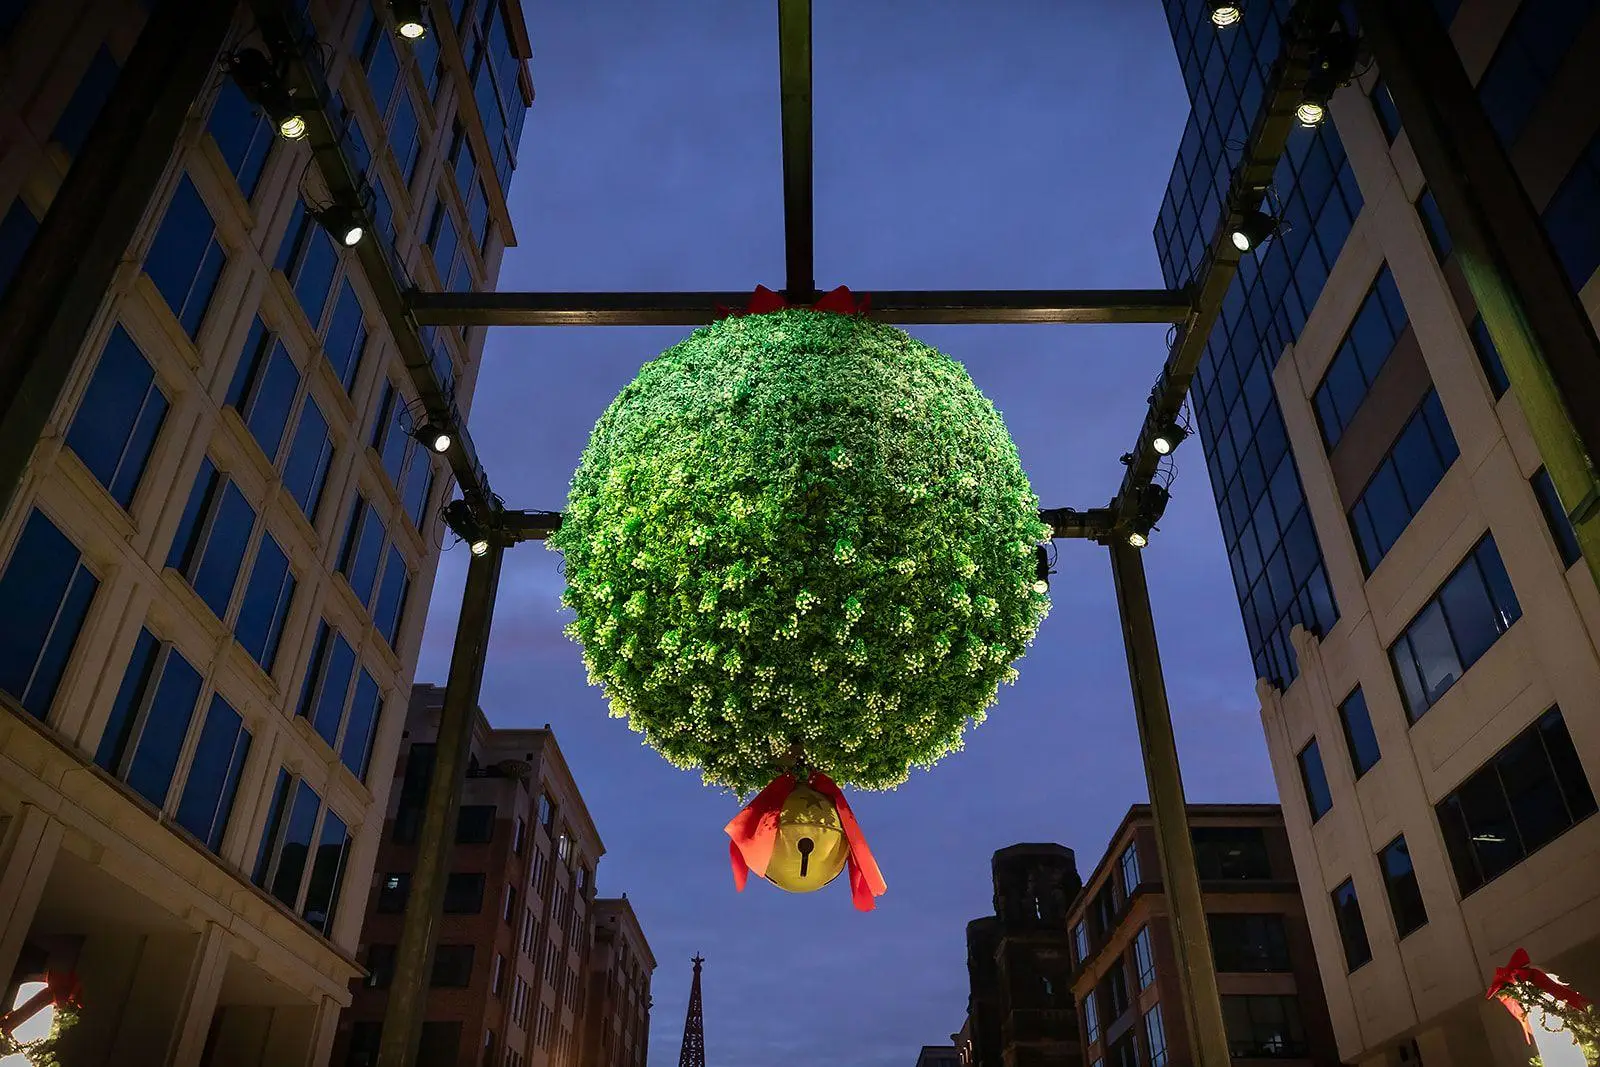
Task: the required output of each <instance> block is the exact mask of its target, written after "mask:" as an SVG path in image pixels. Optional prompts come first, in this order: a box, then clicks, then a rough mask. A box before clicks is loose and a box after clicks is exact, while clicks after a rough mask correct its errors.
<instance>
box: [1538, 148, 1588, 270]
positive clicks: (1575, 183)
mask: <svg viewBox="0 0 1600 1067" xmlns="http://www.w3.org/2000/svg"><path fill="white" fill-rule="evenodd" d="M1596 205H1600V134H1596V135H1595V137H1594V139H1593V140H1591V141H1590V142H1589V147H1588V149H1587V150H1586V151H1585V153H1584V156H1583V158H1582V159H1580V160H1579V161H1578V162H1577V164H1576V165H1574V166H1573V168H1572V172H1571V173H1570V174H1568V175H1567V177H1566V180H1565V181H1563V182H1562V183H1561V187H1560V188H1559V189H1557V190H1556V194H1555V196H1553V197H1551V198H1550V203H1549V204H1547V205H1545V209H1544V215H1543V217H1544V228H1545V232H1546V233H1547V234H1549V235H1550V243H1551V245H1552V246H1554V248H1555V251H1556V258H1557V259H1559V260H1560V261H1561V269H1562V270H1564V271H1566V274H1567V280H1568V281H1570V282H1571V283H1572V288H1573V289H1574V290H1575V291H1576V290H1581V289H1582V288H1583V287H1584V286H1585V285H1586V284H1588V281H1589V279H1590V278H1591V277H1593V276H1594V272H1595V270H1596V268H1600V208H1597V207H1596Z"/></svg>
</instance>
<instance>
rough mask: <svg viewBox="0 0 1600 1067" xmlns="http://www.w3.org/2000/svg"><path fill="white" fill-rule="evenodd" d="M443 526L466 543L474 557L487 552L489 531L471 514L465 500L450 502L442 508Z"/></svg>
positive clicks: (470, 508)
mask: <svg viewBox="0 0 1600 1067" xmlns="http://www.w3.org/2000/svg"><path fill="white" fill-rule="evenodd" d="M444 524H445V525H446V526H448V527H450V530H451V532H452V533H454V534H455V535H456V536H457V537H459V538H461V540H463V541H465V542H466V543H467V547H468V548H469V549H471V551H472V554H473V555H474V556H481V555H483V554H484V553H485V552H488V551H489V536H490V531H489V530H488V529H487V528H486V527H485V526H484V525H483V524H482V523H481V522H479V521H478V517H477V516H476V515H474V514H473V513H472V507H471V505H469V504H468V503H467V502H466V501H465V500H460V499H457V500H452V501H450V503H448V504H446V505H445V506H444Z"/></svg>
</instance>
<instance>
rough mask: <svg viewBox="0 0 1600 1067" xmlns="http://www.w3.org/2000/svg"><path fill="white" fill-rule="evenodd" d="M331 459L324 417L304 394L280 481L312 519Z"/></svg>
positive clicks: (331, 448) (312, 519) (331, 453)
mask: <svg viewBox="0 0 1600 1067" xmlns="http://www.w3.org/2000/svg"><path fill="white" fill-rule="evenodd" d="M332 462H333V438H332V437H331V436H329V434H328V420H327V419H326V418H325V417H324V416H323V414H322V409H321V408H320V407H318V406H317V402H316V401H315V400H313V399H312V398H311V397H309V396H308V397H306V402H305V406H304V407H302V408H301V409H300V425H299V426H298V427H296V428H295V434H294V444H293V445H292V446H290V449H289V458H288V460H286V461H285V462H284V465H283V484H284V487H285V488H286V489H288V490H289V494H290V495H291V496H293V497H294V500H295V503H297V504H299V505H300V510H301V511H303V512H305V516H306V518H307V519H309V520H311V521H313V522H315V521H316V518H317V504H318V503H319V502H320V501H321V500H322V489H323V486H325V485H326V484H327V482H328V466H329V464H330V463H332Z"/></svg>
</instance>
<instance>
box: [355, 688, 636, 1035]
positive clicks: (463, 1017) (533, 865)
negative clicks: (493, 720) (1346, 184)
mask: <svg viewBox="0 0 1600 1067" xmlns="http://www.w3.org/2000/svg"><path fill="white" fill-rule="evenodd" d="M443 707H444V689H443V688H442V687H440V686H435V685H418V686H415V687H414V688H413V690H412V698H411V706H410V709H409V713H408V714H407V716H406V721H405V732H404V735H403V740H402V742H401V752H400V758H399V760H398V762H396V763H393V764H391V765H390V766H391V773H392V774H393V777H394V788H392V789H391V790H390V791H389V795H390V800H389V806H388V812H387V818H386V819H385V822H384V835H383V841H382V843H381V844H380V845H379V848H378V855H377V866H376V871H375V873H374V876H373V878H372V880H371V883H370V894H369V895H366V896H364V897H361V898H358V900H359V903H360V904H364V905H365V907H366V912H367V920H366V924H365V926H363V927H362V930H361V950H360V960H361V962H362V963H363V964H364V965H365V967H366V970H367V974H366V976H365V977H364V978H363V979H361V980H360V981H359V982H358V983H357V984H356V985H355V986H354V987H353V989H354V996H353V999H352V1002H351V1005H350V1007H349V1009H348V1010H347V1011H346V1012H345V1016H344V1018H343V1020H342V1021H341V1022H340V1024H339V1036H338V1040H337V1041H336V1042H335V1043H334V1046H333V1059H332V1062H333V1063H334V1064H338V1065H344V1067H370V1065H371V1064H373V1063H376V1062H377V1050H378V1040H379V1036H380V1033H381V1030H382V1025H383V1014H384V1008H385V1006H386V1005H387V1003H388V992H387V990H388V987H389V982H390V980H391V979H392V977H393V975H394V959H395V951H396V949H397V948H398V946H399V944H400V931H401V924H402V922H403V919H404V914H405V910H406V904H407V900H408V897H409V892H410V879H411V869H412V866H413V864H414V863H415V861H416V852H417V835H418V833H419V832H420V830H421V828H422V810H423V805H424V803H425V802H426V799H427V795H428V785H429V783H430V782H431V781H432V780H433V774H434V751H435V744H436V739H437V738H438V734H439V714H440V711H441V710H442V709H443ZM604 854H605V846H604V845H603V844H602V843H601V841H600V835H599V833H598V832H597V831H596V830H595V827H594V823H593V822H592V821H591V820H590V818H589V811H588V809H587V808H585V807H584V805H583V797H582V796H581V795H580V794H579V793H578V787H577V784H576V783H575V782H574V781H573V780H572V773H571V771H569V770H568V769H567V764H566V761H565V760H564V759H563V758H562V756H561V749H560V748H559V747H558V746H557V745H556V739H555V735H554V734H553V733H551V732H550V728H549V727H548V726H545V727H544V728H542V729H532V730H506V729H493V728H491V727H490V726H489V721H488V719H486V718H485V717H484V715H483V713H482V712H481V711H480V712H478V714H477V721H476V723H475V724H474V727H473V733H472V742H471V758H470V761H469V764H468V771H467V781H466V782H465V783H464V784H463V790H462V797H461V815H460V817H459V819H458V820H457V823H456V838H455V846H454V848H453V849H452V851H451V857H450V873H449V877H448V880H447V882H446V885H445V900H444V915H443V918H442V921H441V923H440V925H439V926H438V927H437V930H438V935H437V947H436V948H435V950H434V960H433V973H432V974H431V976H430V980H429V991H428V1001H427V1011H426V1014H425V1016H424V1021H423V1024H422V1045H421V1048H420V1051H419V1053H418V1057H417V1067H454V1065H455V1064H458V1063H470V1064H489V1065H492V1067H577V1064H578V1063H579V1058H578V1052H579V1045H578V1042H579V1040H580V1039H581V1036H582V1030H581V1026H582V1022H583V1019H584V1001H585V997H586V994H587V992H588V983H587V982H586V981H584V978H585V977H586V976H587V974H588V971H589V959H590V946H591V943H592V941H593V926H594V922H595V914H596V913H595V904H594V878H595V868H596V866H597V864H598V863H599V861H600V857H601V856H602V855H604ZM359 889H360V890H363V891H365V890H367V889H368V883H365V882H363V883H362V884H361V886H360V887H359ZM640 940H641V941H642V940H643V935H642V934H641V935H640Z"/></svg>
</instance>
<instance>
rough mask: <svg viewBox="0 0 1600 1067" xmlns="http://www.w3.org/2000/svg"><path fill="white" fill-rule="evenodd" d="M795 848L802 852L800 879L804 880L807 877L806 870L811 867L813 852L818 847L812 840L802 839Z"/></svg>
mask: <svg viewBox="0 0 1600 1067" xmlns="http://www.w3.org/2000/svg"><path fill="white" fill-rule="evenodd" d="M794 847H795V848H796V849H798V850H799V851H800V877H802V878H804V877H805V876H806V868H807V867H808V866H810V865H811V850H812V849H814V848H816V847H817V846H816V844H815V843H813V842H812V840H811V838H809V837H802V838H801V839H800V840H799V841H798V842H796V843H795V846H794Z"/></svg>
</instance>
